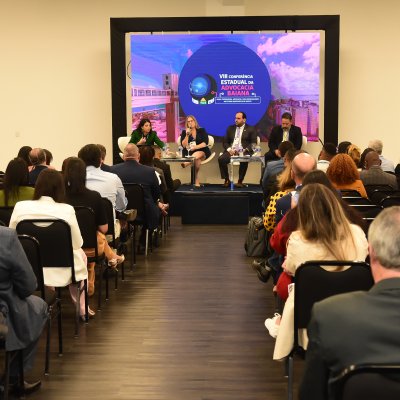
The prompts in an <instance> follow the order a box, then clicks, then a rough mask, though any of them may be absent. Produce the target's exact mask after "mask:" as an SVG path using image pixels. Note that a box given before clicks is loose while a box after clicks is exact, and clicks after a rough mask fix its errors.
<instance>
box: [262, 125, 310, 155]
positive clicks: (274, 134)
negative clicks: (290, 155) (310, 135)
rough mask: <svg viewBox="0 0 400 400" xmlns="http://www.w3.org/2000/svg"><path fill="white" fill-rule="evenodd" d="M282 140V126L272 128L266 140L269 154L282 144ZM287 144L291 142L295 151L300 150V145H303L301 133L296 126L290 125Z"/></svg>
mask: <svg viewBox="0 0 400 400" xmlns="http://www.w3.org/2000/svg"><path fill="white" fill-rule="evenodd" d="M282 139H283V129H282V126H280V125H278V126H274V127H273V128H272V131H271V134H270V135H269V139H268V146H269V151H270V152H271V153H275V150H276V149H277V148H278V147H279V145H280V144H281V143H282ZM289 142H292V143H293V145H294V147H295V148H296V149H297V150H300V149H301V145H302V144H303V134H302V133H301V129H300V128H299V127H298V126H296V125H292V126H291V127H290V130H289Z"/></svg>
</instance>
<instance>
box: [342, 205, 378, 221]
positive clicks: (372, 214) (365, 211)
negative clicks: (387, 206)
mask: <svg viewBox="0 0 400 400" xmlns="http://www.w3.org/2000/svg"><path fill="white" fill-rule="evenodd" d="M350 206H351V207H353V208H354V209H355V210H357V211H359V212H360V213H361V215H362V217H363V218H376V217H377V216H378V214H379V213H380V212H381V211H382V210H383V208H382V207H381V206H377V205H375V204H350Z"/></svg>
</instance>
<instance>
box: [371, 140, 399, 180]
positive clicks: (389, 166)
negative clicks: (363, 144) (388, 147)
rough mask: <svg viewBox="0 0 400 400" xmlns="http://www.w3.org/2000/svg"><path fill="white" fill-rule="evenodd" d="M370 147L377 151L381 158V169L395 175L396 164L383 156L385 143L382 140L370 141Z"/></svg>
mask: <svg viewBox="0 0 400 400" xmlns="http://www.w3.org/2000/svg"><path fill="white" fill-rule="evenodd" d="M368 147H370V148H371V149H372V150H375V151H376V152H377V153H378V154H379V158H380V159H381V161H382V164H381V167H382V171H385V172H391V173H393V174H394V163H393V161H391V160H388V159H387V158H386V157H384V156H383V155H382V150H383V143H382V140H379V139H377V140H370V142H369V144H368Z"/></svg>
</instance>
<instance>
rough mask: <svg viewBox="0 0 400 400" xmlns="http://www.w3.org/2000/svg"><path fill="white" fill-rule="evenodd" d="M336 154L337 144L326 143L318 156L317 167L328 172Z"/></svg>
mask: <svg viewBox="0 0 400 400" xmlns="http://www.w3.org/2000/svg"><path fill="white" fill-rule="evenodd" d="M335 155H336V146H335V145H334V144H333V143H325V144H324V146H323V147H322V150H321V152H320V153H319V156H318V162H317V169H320V170H321V171H324V172H326V170H327V169H328V167H329V164H330V162H331V160H332V158H333V157H335Z"/></svg>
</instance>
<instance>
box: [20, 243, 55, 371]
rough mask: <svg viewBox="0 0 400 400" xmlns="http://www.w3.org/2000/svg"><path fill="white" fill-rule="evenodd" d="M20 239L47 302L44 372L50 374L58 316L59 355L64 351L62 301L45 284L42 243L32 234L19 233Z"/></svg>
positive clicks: (40, 294) (38, 289) (39, 290)
mask: <svg viewBox="0 0 400 400" xmlns="http://www.w3.org/2000/svg"><path fill="white" fill-rule="evenodd" d="M18 239H19V241H20V243H21V245H22V248H23V249H24V251H25V254H26V257H27V258H28V261H29V263H30V264H31V266H32V269H33V272H34V273H35V276H36V280H37V292H38V295H39V296H40V297H41V298H42V299H43V300H44V301H45V302H46V303H47V306H48V319H47V336H46V360H45V368H44V373H45V374H46V375H48V374H49V370H50V339H51V323H52V320H53V318H55V317H57V322H58V355H59V356H61V355H62V353H63V343H62V322H61V303H60V301H59V299H57V297H56V293H55V291H54V290H51V289H49V288H47V287H46V286H45V285H44V278H43V265H42V260H41V258H40V244H39V242H38V241H37V240H36V239H35V238H34V237H32V236H28V235H18Z"/></svg>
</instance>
